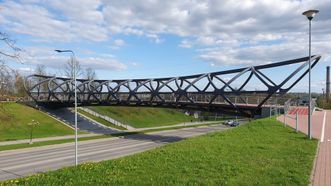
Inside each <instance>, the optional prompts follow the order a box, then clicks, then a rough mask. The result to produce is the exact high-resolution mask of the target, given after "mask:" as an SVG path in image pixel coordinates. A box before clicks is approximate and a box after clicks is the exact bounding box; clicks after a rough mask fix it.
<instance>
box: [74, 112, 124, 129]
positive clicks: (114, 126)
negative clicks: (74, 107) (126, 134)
mask: <svg viewBox="0 0 331 186" xmlns="http://www.w3.org/2000/svg"><path fill="white" fill-rule="evenodd" d="M78 112H79V113H80V114H83V115H85V116H87V117H89V118H91V119H93V120H94V121H97V122H99V123H101V124H103V125H106V126H108V127H112V128H115V129H118V130H126V128H124V127H121V126H117V125H115V124H113V123H110V122H108V121H106V120H104V119H102V118H99V117H96V116H94V115H92V114H90V113H88V112H85V111H84V110H81V109H78Z"/></svg>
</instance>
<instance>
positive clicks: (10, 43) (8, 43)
mask: <svg viewBox="0 0 331 186" xmlns="http://www.w3.org/2000/svg"><path fill="white" fill-rule="evenodd" d="M0 41H1V44H0V45H4V47H3V49H1V50H0V60H4V59H5V58H12V59H16V60H19V61H20V62H21V57H20V52H21V51H22V49H21V48H19V47H17V46H16V45H15V44H16V41H15V40H12V39H10V37H9V36H8V34H6V33H4V32H0Z"/></svg>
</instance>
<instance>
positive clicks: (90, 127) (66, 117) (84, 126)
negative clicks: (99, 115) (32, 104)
mask: <svg viewBox="0 0 331 186" xmlns="http://www.w3.org/2000/svg"><path fill="white" fill-rule="evenodd" d="M42 110H43V111H45V112H46V113H47V114H50V115H52V116H53V117H56V118H58V119H60V120H62V121H63V122H65V123H67V124H69V125H70V126H71V127H75V114H74V112H72V111H71V110H69V109H68V108H60V109H47V108H43V109H42ZM77 121H78V123H77V126H78V129H79V130H84V131H87V132H90V133H95V134H113V133H118V132H119V130H117V129H111V128H109V127H106V126H102V125H100V124H98V123H95V122H93V121H90V120H88V119H87V118H84V117H82V116H80V115H79V114H78V115H77Z"/></svg>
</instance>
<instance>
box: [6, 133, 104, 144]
mask: <svg viewBox="0 0 331 186" xmlns="http://www.w3.org/2000/svg"><path fill="white" fill-rule="evenodd" d="M100 135H101V134H79V135H78V138H84V137H93V136H100ZM74 138H75V135H68V136H54V137H47V138H34V139H32V142H42V141H52V140H64V139H74ZM29 142H30V139H23V140H15V141H2V142H0V146H4V145H15V144H24V143H29Z"/></svg>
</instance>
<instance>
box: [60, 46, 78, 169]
mask: <svg viewBox="0 0 331 186" xmlns="http://www.w3.org/2000/svg"><path fill="white" fill-rule="evenodd" d="M55 51H56V52H59V53H62V52H68V53H71V59H72V61H73V68H74V73H73V76H74V83H75V89H74V92H75V165H78V137H77V78H76V68H77V66H76V60H75V53H74V52H73V51H72V50H55Z"/></svg>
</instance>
